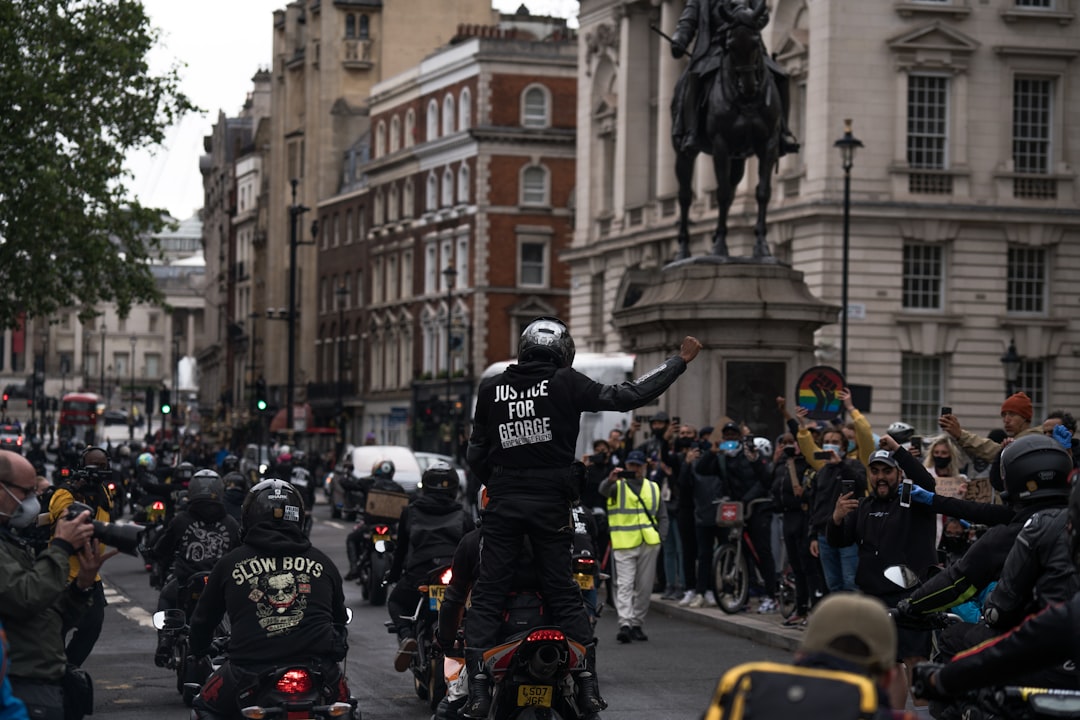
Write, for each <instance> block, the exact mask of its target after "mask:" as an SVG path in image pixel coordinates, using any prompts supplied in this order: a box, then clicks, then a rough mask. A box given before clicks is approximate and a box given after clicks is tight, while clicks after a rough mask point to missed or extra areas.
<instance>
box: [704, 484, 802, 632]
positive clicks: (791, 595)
mask: <svg viewBox="0 0 1080 720" xmlns="http://www.w3.org/2000/svg"><path fill="white" fill-rule="evenodd" d="M771 502H772V500H771V499H769V498H758V499H757V500H751V501H750V503H749V505H747V506H746V508H745V514H744V508H743V503H742V502H737V501H734V502H732V501H722V502H720V503H719V505H718V506H717V509H716V524H717V525H718V526H719V527H722V528H726V529H727V538H726V539H725V540H724V541H723V542H722V543H721V544H720V546H719V547H718V548H717V549H716V553H715V554H714V555H713V584H714V586H715V588H716V603H717V605H719V606H720V609H721V610H723V611H724V612H726V613H728V614H730V615H734V614H735V613H738V612H741V611H742V610H743V609H745V608H746V603H747V601H748V600H749V599H750V582H751V576H750V567H751V566H750V563H749V559H748V557H747V554H746V552H744V550H743V549H744V548H745V549H746V551H748V552H749V553H750V556H752V557H753V561H754V565H753V568H754V572H755V573H757V577H758V580H759V581H760V577H761V576H760V573H759V572H758V570H757V568H758V566H759V565H760V564H761V556H760V555H758V552H757V550H756V549H755V548H754V543H753V541H751V540H750V531H749V529H748V528H747V523H748V522H749V520H750V517H751V516H752V515H753V513H754V508H755V506H760V505H767V504H770V503H771ZM777 594H778V596H779V597H778V600H779V604H780V614H781V616H782V617H784V618H785V619H787V618H789V617H791V616H792V615H793V614H794V613H795V577H794V575H793V574H792V573H791V571H790V566H789V567H788V568H785V570H784V572H783V573H782V574H781V576H780V577H778V578H777Z"/></svg>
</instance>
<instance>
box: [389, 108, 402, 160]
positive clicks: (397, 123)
mask: <svg viewBox="0 0 1080 720" xmlns="http://www.w3.org/2000/svg"><path fill="white" fill-rule="evenodd" d="M400 147H401V119H400V118H398V116H397V115H395V116H394V117H393V118H391V119H390V152H392V153H394V152H397V151H398V149H399V148H400Z"/></svg>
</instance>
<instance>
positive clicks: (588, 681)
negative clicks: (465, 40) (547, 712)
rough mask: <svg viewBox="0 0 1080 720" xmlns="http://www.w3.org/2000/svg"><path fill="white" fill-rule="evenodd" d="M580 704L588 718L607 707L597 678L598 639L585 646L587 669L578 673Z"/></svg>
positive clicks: (593, 716)
mask: <svg viewBox="0 0 1080 720" xmlns="http://www.w3.org/2000/svg"><path fill="white" fill-rule="evenodd" d="M577 686H578V692H577V696H578V705H580V706H581V712H582V713H584V714H585V717H586V718H595V717H596V714H597V713H599V712H600V711H601V710H604V709H605V708H607V703H606V702H604V698H602V697H600V683H599V681H598V680H597V678H596V641H595V640H593V641H592V642H590V643H589V644H588V645H586V646H585V669H584V670H583V671H582V672H580V673H578V676H577Z"/></svg>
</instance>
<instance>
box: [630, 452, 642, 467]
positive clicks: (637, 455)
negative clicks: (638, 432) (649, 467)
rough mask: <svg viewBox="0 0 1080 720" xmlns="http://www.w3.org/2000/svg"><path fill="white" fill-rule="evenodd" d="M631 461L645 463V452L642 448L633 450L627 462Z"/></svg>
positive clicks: (639, 463)
mask: <svg viewBox="0 0 1080 720" xmlns="http://www.w3.org/2000/svg"><path fill="white" fill-rule="evenodd" d="M630 463H637V464H638V465H644V464H645V453H643V452H641V451H640V450H631V451H630V453H629V454H628V455H627V456H626V464H627V465H629V464H630Z"/></svg>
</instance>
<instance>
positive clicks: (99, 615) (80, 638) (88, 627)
mask: <svg viewBox="0 0 1080 720" xmlns="http://www.w3.org/2000/svg"><path fill="white" fill-rule="evenodd" d="M104 623H105V588H104V587H103V586H102V584H101V581H100V580H98V581H97V582H96V583H94V595H93V602H92V603H91V605H90V607H89V608H87V610H86V612H85V613H83V615H82V617H81V618H79V622H78V623H76V625H75V632H73V633H72V634H71V639H70V640H68V644H67V648H66V652H67V661H68V662H69V663H71V664H72V665H79V666H80V667H81V666H82V664H83V663H84V662H86V658H88V657H90V652H91V651H92V650H93V649H94V644H95V643H97V639H98V637H100V635H101V626H102V625H103V624H104Z"/></svg>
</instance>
